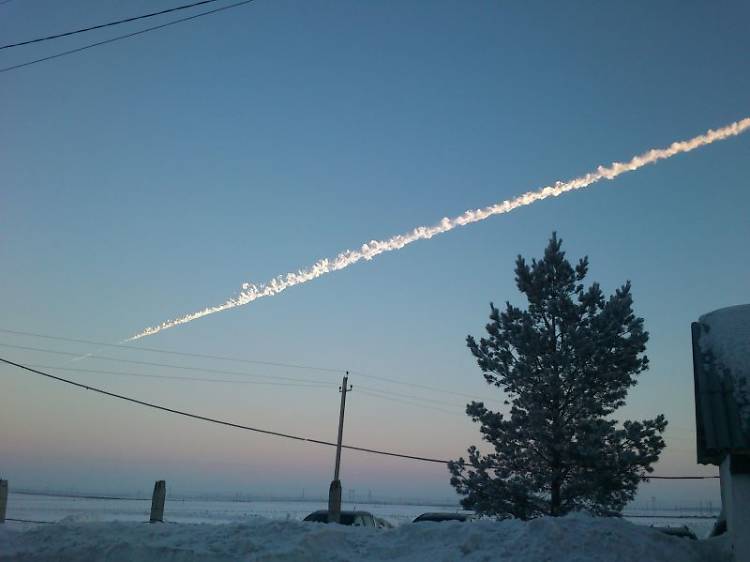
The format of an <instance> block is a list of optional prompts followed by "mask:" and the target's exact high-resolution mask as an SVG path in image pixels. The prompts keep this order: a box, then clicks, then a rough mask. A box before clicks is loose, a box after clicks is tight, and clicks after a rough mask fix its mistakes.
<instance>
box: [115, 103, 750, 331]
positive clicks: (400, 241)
mask: <svg viewBox="0 0 750 562" xmlns="http://www.w3.org/2000/svg"><path fill="white" fill-rule="evenodd" d="M747 129H750V117H746V118H745V119H742V120H740V121H736V122H734V123H732V124H730V125H727V126H726V127H722V128H720V129H716V130H709V131H708V132H706V133H705V134H702V135H698V136H697V137H693V138H692V139H689V140H684V141H679V142H675V143H672V144H671V145H670V146H669V147H668V148H654V149H651V150H649V151H648V152H646V153H644V154H641V155H640V156H635V157H633V159H632V160H630V161H629V162H615V163H613V164H611V165H609V166H606V167H605V166H599V167H598V168H597V169H596V171H594V172H589V173H588V174H586V175H584V176H581V177H578V178H575V179H572V180H570V181H566V182H560V181H558V182H556V183H555V184H554V185H550V186H547V187H543V188H541V189H538V190H536V191H529V192H527V193H524V194H523V195H519V196H518V197H516V198H514V199H508V200H506V201H503V202H502V203H497V204H495V205H490V206H489V207H484V208H483V209H476V210H469V211H466V212H465V213H463V214H461V215H458V216H457V217H453V218H448V217H446V218H443V219H442V220H441V221H440V222H439V223H437V224H435V225H433V226H418V227H417V228H415V229H414V230H412V231H410V232H407V233H406V234H398V235H396V236H393V237H392V238H388V239H387V240H371V241H370V242H367V243H366V244H362V246H361V247H360V248H359V249H357V250H346V251H344V252H341V253H340V254H339V255H337V256H336V257H335V258H324V259H321V260H319V261H317V262H315V263H314V264H313V265H311V266H310V267H307V268H304V269H300V270H298V271H296V272H292V273H286V274H284V275H279V276H278V277H275V278H273V279H271V280H270V281H269V282H267V283H261V284H260V285H255V284H253V283H244V284H243V285H242V290H241V291H240V293H239V294H238V295H237V296H236V297H232V298H230V299H229V300H227V301H226V302H224V303H222V304H220V305H218V306H211V307H208V308H204V309H203V310H199V311H198V312H193V313H191V314H186V315H185V316H180V317H179V318H175V319H174V320H168V321H166V322H162V323H161V324H159V325H157V326H151V327H149V328H146V329H145V330H143V331H142V332H139V333H138V334H136V335H134V336H133V337H131V338H128V339H127V340H125V341H134V340H138V339H141V338H144V337H146V336H152V335H154V334H157V333H159V332H161V331H162V330H167V329H169V328H174V327H175V326H179V325H180V324H187V323H188V322H192V321H193V320H197V319H198V318H202V317H204V316H208V315H209V314H214V313H216V312H223V311H224V310H229V309H230V308H235V307H238V306H243V305H246V304H250V303H251V302H253V301H256V300H258V299H259V298H262V297H272V296H274V295H277V294H279V293H280V292H281V291H284V290H285V289H288V288H289V287H294V286H295V285H300V284H302V283H307V282H308V281H312V280H313V279H317V278H318V277H320V276H322V275H326V274H328V273H332V272H334V271H338V270H340V269H345V268H347V267H349V266H350V265H354V264H355V263H357V262H358V261H361V260H371V259H373V258H374V257H376V256H379V255H380V254H382V253H384V252H390V251H393V250H400V249H401V248H403V247H404V246H406V245H407V244H411V243H412V242H416V241H417V240H428V239H430V238H432V237H433V236H436V235H438V234H443V233H444V232H448V231H449V230H453V229H454V228H456V227H459V226H466V225H467V224H472V223H475V222H479V221H483V220H485V219H487V218H489V217H491V216H493V215H502V214H504V213H509V212H510V211H512V210H514V209H517V208H518V207H524V206H526V205H531V204H532V203H536V202H537V201H541V200H542V199H547V198H548V197H557V196H558V195H562V194H563V193H567V192H569V191H574V190H576V189H581V188H584V187H588V186H589V185H591V184H593V183H596V182H598V181H600V180H612V179H615V178H616V177H617V176H619V175H620V174H624V173H625V172H632V171H635V170H638V169H639V168H642V167H643V166H646V165H647V164H653V163H655V162H658V161H659V160H666V159H667V158H671V157H672V156H675V155H677V154H681V153H683V152H690V151H691V150H695V149H696V148H699V147H701V146H705V145H708V144H711V143H714V142H716V141H720V140H724V139H727V138H730V137H734V136H737V135H739V134H741V133H743V132H745V131H746V130H747Z"/></svg>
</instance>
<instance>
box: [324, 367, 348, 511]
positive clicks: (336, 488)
mask: <svg viewBox="0 0 750 562" xmlns="http://www.w3.org/2000/svg"><path fill="white" fill-rule="evenodd" d="M348 382H349V371H347V372H346V375H345V376H344V380H343V382H342V383H341V386H340V387H339V392H341V410H340V411H339V437H338V440H337V441H336V467H335V468H334V471H333V482H331V487H330V488H329V489H328V522H329V523H339V522H340V521H341V480H339V472H340V469H341V438H342V437H343V435H344V410H345V408H346V393H347V392H349V391H350V390H351V389H352V387H351V386H347V384H348Z"/></svg>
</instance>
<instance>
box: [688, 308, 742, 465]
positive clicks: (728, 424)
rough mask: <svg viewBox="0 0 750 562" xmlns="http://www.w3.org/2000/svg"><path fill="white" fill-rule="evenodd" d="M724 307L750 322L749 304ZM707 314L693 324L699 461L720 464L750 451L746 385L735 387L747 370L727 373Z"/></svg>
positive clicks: (739, 383)
mask: <svg viewBox="0 0 750 562" xmlns="http://www.w3.org/2000/svg"><path fill="white" fill-rule="evenodd" d="M723 310H726V311H730V310H731V312H732V313H733V314H734V316H738V314H739V315H741V317H743V318H744V317H745V316H746V318H747V320H748V322H750V305H743V306H741V307H732V309H723ZM721 312H722V311H716V313H721ZM746 313H747V314H746ZM712 314H715V313H712ZM708 316H711V315H706V316H704V317H701V320H700V321H698V322H693V324H692V335H693V375H694V379H695V420H696V433H697V440H698V443H697V450H698V462H699V463H701V464H714V465H719V464H721V462H722V461H723V460H724V458H725V457H726V456H727V454H729V453H738V454H742V455H745V454H750V431H748V424H747V423H746V420H745V419H744V416H745V414H746V412H747V410H746V408H748V404H747V402H746V401H745V400H744V398H743V392H745V391H746V390H747V388H738V385H741V384H742V383H744V382H746V381H747V379H748V378H750V373H729V372H727V368H726V367H725V366H724V365H722V364H721V363H720V362H719V361H717V357H716V355H717V354H716V353H714V351H713V350H712V345H716V344H715V343H714V342H712V341H711V338H710V337H709V332H710V329H711V328H710V326H709V325H708V323H707V321H705V320H704V318H706V317H708ZM714 339H715V337H714Z"/></svg>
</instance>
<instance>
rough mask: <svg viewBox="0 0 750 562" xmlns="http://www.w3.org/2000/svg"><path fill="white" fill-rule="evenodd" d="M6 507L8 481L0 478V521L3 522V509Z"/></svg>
mask: <svg viewBox="0 0 750 562" xmlns="http://www.w3.org/2000/svg"><path fill="white" fill-rule="evenodd" d="M7 507H8V481H7V480H0V523H5V510H6V509H7Z"/></svg>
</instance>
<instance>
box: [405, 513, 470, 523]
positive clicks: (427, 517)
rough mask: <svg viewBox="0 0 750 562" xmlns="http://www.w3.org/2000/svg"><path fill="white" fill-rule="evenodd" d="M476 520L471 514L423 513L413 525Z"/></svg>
mask: <svg viewBox="0 0 750 562" xmlns="http://www.w3.org/2000/svg"><path fill="white" fill-rule="evenodd" d="M474 519H476V516H474V515H472V514H471V513H453V512H449V513H423V514H422V515H420V516H419V517H417V518H416V519H415V520H414V521H412V523H422V522H423V521H436V522H440V521H464V522H466V521H472V520H474Z"/></svg>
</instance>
